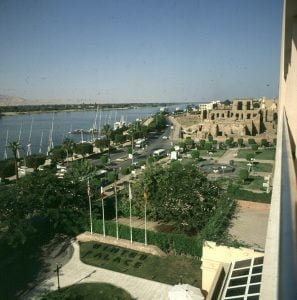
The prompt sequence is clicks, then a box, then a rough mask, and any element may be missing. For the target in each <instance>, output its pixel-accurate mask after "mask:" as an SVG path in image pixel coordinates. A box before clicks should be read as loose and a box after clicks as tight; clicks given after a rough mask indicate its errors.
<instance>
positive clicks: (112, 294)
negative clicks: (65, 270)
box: [42, 283, 133, 300]
mask: <svg viewBox="0 0 297 300" xmlns="http://www.w3.org/2000/svg"><path fill="white" fill-rule="evenodd" d="M42 299H43V300H53V299H80V300H84V299H93V300H114V299H121V300H132V299H133V298H132V297H131V295H130V294H129V293H128V292H126V291H125V290H123V289H121V288H118V287H116V286H114V285H111V284H108V283H81V284H76V285H71V286H69V287H66V288H62V289H60V290H59V291H54V292H51V293H49V294H47V295H46V296H44V297H43V298H42Z"/></svg>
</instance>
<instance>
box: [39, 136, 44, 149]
mask: <svg viewBox="0 0 297 300" xmlns="http://www.w3.org/2000/svg"><path fill="white" fill-rule="evenodd" d="M42 140H43V131H41V137H40V143H39V153H42Z"/></svg>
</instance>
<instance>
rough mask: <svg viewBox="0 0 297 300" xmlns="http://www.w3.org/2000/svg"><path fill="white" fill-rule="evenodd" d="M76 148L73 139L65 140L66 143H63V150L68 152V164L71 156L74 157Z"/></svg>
mask: <svg viewBox="0 0 297 300" xmlns="http://www.w3.org/2000/svg"><path fill="white" fill-rule="evenodd" d="M74 147H75V143H74V141H73V140H72V139H70V138H66V139H64V141H63V143H62V149H63V150H64V151H65V152H66V159H67V162H68V157H69V155H72V157H73V150H74Z"/></svg>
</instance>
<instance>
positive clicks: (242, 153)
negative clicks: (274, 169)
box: [237, 149, 275, 160]
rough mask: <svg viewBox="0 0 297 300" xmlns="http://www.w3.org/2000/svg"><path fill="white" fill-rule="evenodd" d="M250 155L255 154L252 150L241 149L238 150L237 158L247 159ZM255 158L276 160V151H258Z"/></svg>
mask: <svg viewBox="0 0 297 300" xmlns="http://www.w3.org/2000/svg"><path fill="white" fill-rule="evenodd" d="M248 153H252V154H254V153H255V152H254V151H252V150H251V149H240V150H238V154H237V158H246V155H247V154H248ZM255 158H256V160H257V159H263V160H274V159H275V149H259V150H258V151H256V154H255Z"/></svg>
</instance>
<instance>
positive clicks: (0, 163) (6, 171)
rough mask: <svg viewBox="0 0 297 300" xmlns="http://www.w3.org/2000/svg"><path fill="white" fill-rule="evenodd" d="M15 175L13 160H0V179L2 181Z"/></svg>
mask: <svg viewBox="0 0 297 300" xmlns="http://www.w3.org/2000/svg"><path fill="white" fill-rule="evenodd" d="M14 174H15V168H14V160H13V159H7V160H0V178H1V179H2V180H3V179H4V178H6V177H10V176H13V175H14Z"/></svg>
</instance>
